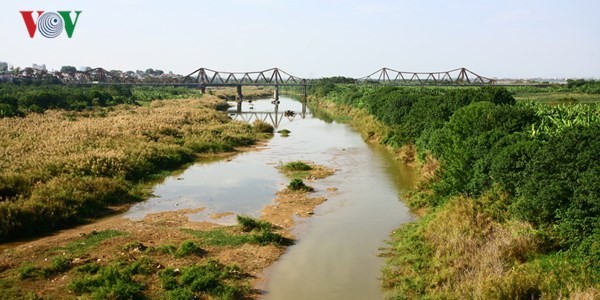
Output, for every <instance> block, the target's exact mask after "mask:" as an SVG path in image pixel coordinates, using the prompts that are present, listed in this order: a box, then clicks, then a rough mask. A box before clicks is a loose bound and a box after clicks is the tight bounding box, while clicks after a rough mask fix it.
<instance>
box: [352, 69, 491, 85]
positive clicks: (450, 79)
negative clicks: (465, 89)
mask: <svg viewBox="0 0 600 300" xmlns="http://www.w3.org/2000/svg"><path fill="white" fill-rule="evenodd" d="M358 81H359V82H376V83H383V84H392V85H493V84H496V80H495V79H491V78H487V77H483V76H481V75H479V74H477V73H475V72H473V71H471V70H469V69H467V68H458V69H454V70H450V71H445V72H404V71H397V70H394V69H390V68H381V69H379V70H377V71H375V72H373V73H371V74H369V75H367V76H365V77H362V78H359V79H358Z"/></svg>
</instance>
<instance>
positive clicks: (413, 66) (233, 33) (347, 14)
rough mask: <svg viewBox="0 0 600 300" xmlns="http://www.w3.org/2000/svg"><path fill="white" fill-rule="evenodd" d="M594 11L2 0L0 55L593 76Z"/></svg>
mask: <svg viewBox="0 0 600 300" xmlns="http://www.w3.org/2000/svg"><path fill="white" fill-rule="evenodd" d="M23 10H33V11H38V10H44V11H48V12H57V11H60V10H66V11H75V10H78V11H82V13H81V15H80V16H79V19H78V21H77V22H78V23H77V26H76V27H75V29H74V32H73V36H72V38H68V37H67V36H66V34H63V35H59V36H58V37H56V38H53V39H49V38H43V37H41V36H36V37H35V38H31V37H30V35H29V33H28V28H27V27H26V25H25V23H24V20H23V17H22V16H21V14H20V13H19V11H23ZM598 12H600V2H598V1H591V0H574V1H559V0H547V1H541V0H521V1H516V0H506V1H494V2H491V1H485V2H484V1H475V0H457V1H442V0H424V1H392V0H372V1H355V0H347V1H344V0H322V1H316V0H305V1H277V0H222V1H194V2H191V1H189V2H188V1H183V0H172V1H168V2H164V1H160V2H158V1H157V2H149V1H141V0H126V1H115V0H107V1H102V2H98V1H91V0H80V1H66V0H54V1H51V0H45V1H42V0H31V1H18V0H6V1H3V2H2V3H1V4H0V26H1V28H3V29H2V33H1V34H0V40H2V44H3V46H2V47H1V48H0V61H3V62H7V63H9V64H11V65H13V66H15V67H21V68H23V67H30V66H32V64H38V65H41V64H45V65H46V66H47V68H48V69H54V70H60V68H61V67H62V66H64V65H71V66H75V67H76V68H80V67H85V66H89V67H92V68H95V67H103V68H105V69H107V70H110V69H118V70H122V71H129V70H132V71H136V70H146V69H148V68H153V69H160V70H163V71H164V72H169V71H172V72H174V73H178V74H183V75H187V74H189V73H191V72H193V71H194V70H196V69H197V68H199V67H207V68H211V69H215V70H219V71H260V70H264V69H268V68H271V67H279V68H281V69H283V70H285V71H288V72H290V73H292V74H294V75H296V76H299V77H305V78H318V77H327V76H338V75H339V76H347V77H354V78H357V77H362V76H366V75H368V74H370V73H372V72H374V71H376V70H378V69H379V68H381V67H390V68H394V69H398V70H402V71H423V72H433V71H447V70H451V69H455V68H459V67H466V68H468V69H470V70H472V71H474V72H476V73H478V74H480V75H483V76H487V77H496V78H599V77H600V19H599V18H597V14H598ZM36 16H37V15H36ZM73 16H74V15H73ZM73 20H74V17H73Z"/></svg>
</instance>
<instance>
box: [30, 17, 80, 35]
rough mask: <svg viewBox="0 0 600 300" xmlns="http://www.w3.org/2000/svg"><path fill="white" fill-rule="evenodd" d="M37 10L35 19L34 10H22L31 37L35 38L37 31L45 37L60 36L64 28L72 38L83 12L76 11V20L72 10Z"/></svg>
mask: <svg viewBox="0 0 600 300" xmlns="http://www.w3.org/2000/svg"><path fill="white" fill-rule="evenodd" d="M36 12H37V20H34V17H33V13H34V12H33V11H20V13H21V15H22V16H23V21H25V27H27V32H28V33H29V37H31V38H34V37H35V33H36V31H39V33H40V34H41V35H43V36H44V37H46V38H49V39H53V38H55V37H57V36H59V35H60V34H61V33H62V32H63V30H64V31H66V32H67V37H69V38H71V37H72V36H73V31H75V26H77V21H78V20H79V15H80V14H81V11H75V21H73V19H72V18H71V11H57V12H44V11H43V10H38V11H36Z"/></svg>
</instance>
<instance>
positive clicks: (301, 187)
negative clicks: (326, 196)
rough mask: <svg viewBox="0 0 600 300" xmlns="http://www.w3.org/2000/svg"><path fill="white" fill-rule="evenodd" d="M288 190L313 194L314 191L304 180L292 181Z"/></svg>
mask: <svg viewBox="0 0 600 300" xmlns="http://www.w3.org/2000/svg"><path fill="white" fill-rule="evenodd" d="M287 188H288V189H289V190H291V191H302V192H312V191H314V189H313V188H312V187H310V186H307V185H305V184H304V182H303V181H302V179H298V178H295V179H292V181H291V182H290V184H288V186H287Z"/></svg>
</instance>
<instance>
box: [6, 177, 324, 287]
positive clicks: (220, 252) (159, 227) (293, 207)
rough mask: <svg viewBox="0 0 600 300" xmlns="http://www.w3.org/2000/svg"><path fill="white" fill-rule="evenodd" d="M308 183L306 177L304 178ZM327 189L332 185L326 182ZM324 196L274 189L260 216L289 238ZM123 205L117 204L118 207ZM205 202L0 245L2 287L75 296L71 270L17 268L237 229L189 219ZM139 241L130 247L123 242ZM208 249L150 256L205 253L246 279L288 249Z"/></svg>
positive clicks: (103, 258) (106, 256)
mask: <svg viewBox="0 0 600 300" xmlns="http://www.w3.org/2000/svg"><path fill="white" fill-rule="evenodd" d="M311 172H313V173H311V174H310V175H309V176H310V180H315V178H323V177H326V176H328V175H331V174H333V172H334V171H333V170H330V169H327V168H325V167H323V166H318V167H316V168H315V170H314V171H311ZM307 183H309V184H310V181H307ZM329 190H333V189H332V188H330V189H329ZM324 201H326V199H325V198H323V197H311V195H310V193H309V192H294V191H289V190H287V189H284V190H282V191H279V192H278V193H277V197H276V199H275V200H274V202H273V204H271V205H268V206H267V207H265V208H264V210H263V213H262V217H261V219H262V220H265V221H268V222H271V223H272V224H273V225H275V226H276V227H277V229H276V232H278V233H280V234H282V235H283V236H284V237H287V238H292V239H293V236H292V235H291V231H292V228H293V226H294V224H295V220H296V219H297V218H298V217H300V218H305V217H309V216H310V215H312V214H313V210H314V208H315V207H316V206H317V205H319V204H321V203H323V202H324ZM122 209H123V208H121V210H122ZM202 210H203V208H197V209H187V210H179V211H170V212H162V213H156V214H149V215H147V216H146V217H144V218H143V219H141V220H130V219H126V218H123V217H120V216H112V217H107V218H104V219H101V220H97V221H94V222H93V223H91V224H87V225H83V226H79V227H76V228H72V229H68V230H63V231H60V232H56V233H55V234H53V235H51V236H47V237H42V238H38V239H36V240H33V241H30V242H26V243H23V244H20V245H17V246H14V247H8V248H7V249H4V250H3V251H0V291H2V290H3V289H4V290H6V289H8V290H11V292H14V294H12V295H25V294H23V293H25V292H27V291H29V292H31V291H34V292H35V294H36V295H38V296H42V297H44V298H52V299H58V298H75V296H76V295H74V294H72V293H71V292H69V290H68V288H67V285H68V284H69V282H71V280H72V279H73V278H72V277H73V276H75V274H74V273H73V272H65V273H60V274H58V275H56V276H51V277H49V278H41V279H38V280H34V279H24V280H23V279H18V274H19V268H22V267H23V266H25V265H33V266H37V267H44V266H48V265H50V261H51V259H52V258H53V257H56V256H57V255H58V256H60V255H69V256H68V257H69V259H70V263H71V265H72V266H73V268H74V267H76V266H78V265H83V264H85V263H88V262H97V263H98V264H103V263H104V264H107V263H109V262H113V261H122V260H123V259H125V260H130V261H133V260H135V259H136V258H139V257H141V256H142V255H145V254H144V253H142V251H139V250H136V249H138V248H141V249H143V248H145V247H160V246H164V245H180V244H181V243H182V242H184V241H187V240H194V237H193V236H191V235H190V234H189V233H187V232H185V231H182V230H181V229H193V230H199V231H211V230H215V229H219V228H228V229H227V230H230V231H232V232H234V233H235V232H236V231H239V229H238V227H239V226H233V227H232V226H222V225H218V224H215V223H212V222H191V221H189V220H188V214H193V213H197V212H200V211H202ZM232 214H233V213H230V212H223V213H217V214H214V215H212V218H213V219H215V220H217V219H219V218H222V217H227V216H231V215H232ZM107 230H114V231H118V232H121V233H123V234H122V235H119V236H117V237H112V238H108V239H106V240H104V241H102V242H101V243H99V244H98V245H95V246H94V247H92V248H91V249H87V250H86V251H85V252H84V253H77V254H73V253H66V252H65V251H64V250H61V249H64V247H65V246H66V245H69V244H73V243H77V242H78V241H81V240H82V239H83V238H85V237H86V236H89V235H91V234H95V233H98V232H103V231H107ZM132 244H136V245H142V246H139V247H137V246H136V247H134V248H133V249H128V247H127V245H132ZM202 249H203V250H204V251H205V252H206V255H204V256H203V257H184V258H181V257H175V256H172V255H171V256H169V255H161V254H157V255H154V256H153V257H152V260H153V261H154V262H155V263H156V268H157V269H163V268H180V267H185V266H188V265H192V264H195V263H199V262H201V261H206V260H208V259H216V260H218V261H220V262H221V263H223V264H226V265H237V266H239V267H240V268H241V269H242V270H243V272H244V273H245V274H247V275H248V278H250V279H248V280H247V284H249V285H253V283H254V282H255V281H256V280H257V279H258V278H259V277H260V275H261V274H263V270H264V269H265V268H267V267H268V266H270V265H271V264H273V263H274V262H275V261H276V260H277V259H278V258H279V257H280V256H281V255H282V254H283V253H284V252H285V250H286V247H285V246H281V245H273V244H268V245H264V246H263V245H259V244H250V243H246V244H243V245H241V246H236V247H231V246H203V247H202ZM146 284H147V288H146V291H145V294H147V295H148V296H149V297H150V298H155V297H158V296H159V295H160V293H161V288H160V282H159V281H158V279H157V277H156V276H154V277H153V278H150V279H149V282H146ZM249 296H250V297H252V298H255V297H259V291H256V290H255V291H254V292H253V294H252V295H249Z"/></svg>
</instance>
